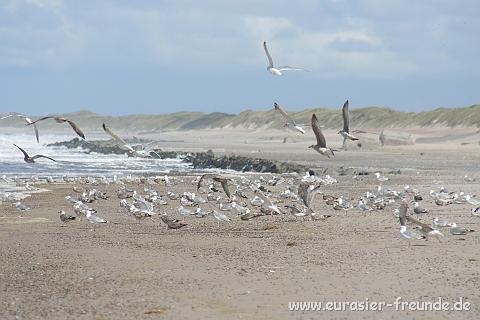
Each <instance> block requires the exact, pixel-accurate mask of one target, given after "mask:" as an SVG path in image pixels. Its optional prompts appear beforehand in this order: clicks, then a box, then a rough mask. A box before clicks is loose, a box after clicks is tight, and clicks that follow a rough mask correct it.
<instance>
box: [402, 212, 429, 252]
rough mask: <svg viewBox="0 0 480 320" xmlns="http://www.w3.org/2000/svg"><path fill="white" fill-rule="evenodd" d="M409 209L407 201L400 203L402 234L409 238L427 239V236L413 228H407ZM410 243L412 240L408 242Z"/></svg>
mask: <svg viewBox="0 0 480 320" xmlns="http://www.w3.org/2000/svg"><path fill="white" fill-rule="evenodd" d="M407 209H408V206H407V204H405V203H402V204H401V205H400V209H399V214H398V218H399V219H400V235H401V236H402V237H403V238H405V239H407V240H410V239H417V240H419V239H425V238H426V237H425V236H423V235H421V234H419V233H417V232H415V231H412V230H407ZM408 245H410V242H409V243H408Z"/></svg>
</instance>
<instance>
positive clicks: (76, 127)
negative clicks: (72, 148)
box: [27, 116, 85, 140]
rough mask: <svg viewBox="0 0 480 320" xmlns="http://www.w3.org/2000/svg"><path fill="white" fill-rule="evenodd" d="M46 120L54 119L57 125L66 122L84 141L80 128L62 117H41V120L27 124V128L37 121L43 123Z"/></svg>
mask: <svg viewBox="0 0 480 320" xmlns="http://www.w3.org/2000/svg"><path fill="white" fill-rule="evenodd" d="M47 119H54V120H55V121H56V122H58V123H64V122H67V123H68V124H69V125H70V127H72V129H73V131H75V132H76V133H77V134H78V135H79V136H80V137H81V138H82V139H84V140H85V135H84V134H83V132H82V130H80V128H79V127H78V126H77V125H76V124H75V123H74V122H73V121H72V120H69V119H66V118H63V117H58V116H47V117H43V118H40V119H38V120H35V121H33V122H32V123H27V126H28V125H32V124H33V125H34V124H35V123H37V122H39V121H43V120H47Z"/></svg>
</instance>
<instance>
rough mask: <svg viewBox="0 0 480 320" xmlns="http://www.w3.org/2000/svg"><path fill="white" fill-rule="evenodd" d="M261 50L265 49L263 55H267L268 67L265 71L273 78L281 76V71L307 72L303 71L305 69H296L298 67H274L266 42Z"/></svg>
mask: <svg viewBox="0 0 480 320" xmlns="http://www.w3.org/2000/svg"><path fill="white" fill-rule="evenodd" d="M263 49H265V54H266V55H267V59H268V67H267V70H268V72H270V73H271V74H273V75H274V76H281V75H282V72H283V71H307V70H305V69H302V68H298V67H292V66H281V67H274V66H273V60H272V56H271V55H270V53H269V52H268V48H267V42H266V41H264V42H263Z"/></svg>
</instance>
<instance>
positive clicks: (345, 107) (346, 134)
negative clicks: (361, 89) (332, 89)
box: [338, 100, 358, 150]
mask: <svg viewBox="0 0 480 320" xmlns="http://www.w3.org/2000/svg"><path fill="white" fill-rule="evenodd" d="M342 114H343V130H340V131H338V133H339V134H340V135H342V137H343V146H342V148H343V149H345V150H347V139H348V140H352V141H355V140H358V138H357V137H355V136H353V135H352V134H351V133H350V128H349V126H350V120H349V115H348V100H347V101H345V103H344V104H343V108H342Z"/></svg>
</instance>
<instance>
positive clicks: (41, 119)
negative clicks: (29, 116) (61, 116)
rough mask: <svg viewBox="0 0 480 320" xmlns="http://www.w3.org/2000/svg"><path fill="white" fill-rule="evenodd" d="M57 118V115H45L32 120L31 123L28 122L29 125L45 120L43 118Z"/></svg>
mask: <svg viewBox="0 0 480 320" xmlns="http://www.w3.org/2000/svg"><path fill="white" fill-rule="evenodd" d="M54 118H56V117H55V116H46V117H43V118H40V119H37V120H35V121H32V122H31V123H27V126H29V125H31V124H35V123H37V122H39V121H43V120H47V119H54Z"/></svg>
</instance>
